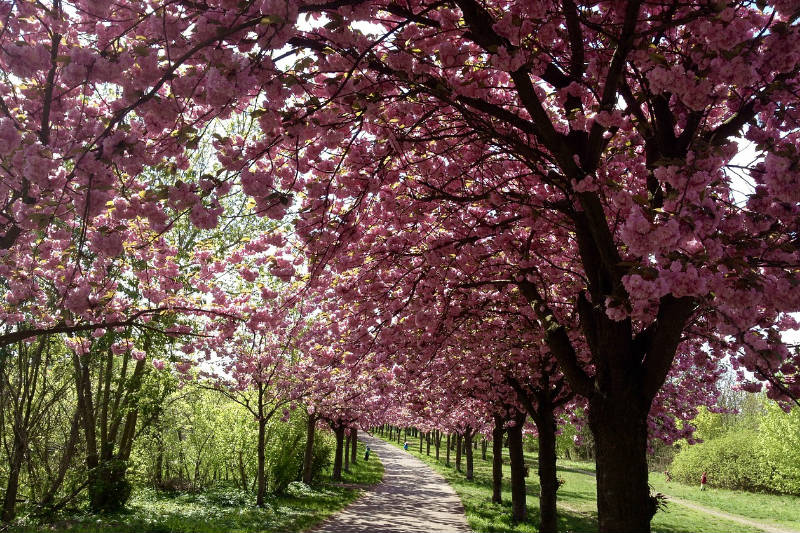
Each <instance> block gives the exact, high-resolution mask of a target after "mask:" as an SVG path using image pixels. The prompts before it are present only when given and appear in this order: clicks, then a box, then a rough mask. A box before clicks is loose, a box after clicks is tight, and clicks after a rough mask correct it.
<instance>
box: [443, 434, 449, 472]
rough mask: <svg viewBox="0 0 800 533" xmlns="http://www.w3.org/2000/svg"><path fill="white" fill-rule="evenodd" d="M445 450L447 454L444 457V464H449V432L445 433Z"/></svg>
mask: <svg viewBox="0 0 800 533" xmlns="http://www.w3.org/2000/svg"><path fill="white" fill-rule="evenodd" d="M445 449H446V450H447V456H446V457H445V460H444V464H445V465H446V466H450V433H448V434H447V446H445Z"/></svg>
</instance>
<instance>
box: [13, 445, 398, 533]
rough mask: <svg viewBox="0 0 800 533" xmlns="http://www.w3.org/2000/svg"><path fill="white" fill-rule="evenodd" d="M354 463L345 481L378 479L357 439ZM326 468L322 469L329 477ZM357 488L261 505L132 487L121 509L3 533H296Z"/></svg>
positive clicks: (240, 495) (235, 496) (322, 488)
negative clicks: (356, 460) (117, 511)
mask: <svg viewBox="0 0 800 533" xmlns="http://www.w3.org/2000/svg"><path fill="white" fill-rule="evenodd" d="M358 453H359V461H358V462H357V463H356V464H355V465H351V469H350V472H349V473H344V475H343V478H344V479H343V480H344V482H345V483H352V484H365V485H366V484H373V483H377V482H379V481H380V480H381V478H382V477H383V465H381V463H380V461H379V460H378V459H377V458H376V457H374V456H373V457H371V458H370V461H369V462H368V463H365V462H364V461H363V460H361V458H363V457H364V447H363V444H361V443H359V449H358ZM329 473H330V469H329V471H328V472H326V477H329ZM362 492H363V491H361V490H359V489H357V488H351V487H342V486H337V485H334V484H329V483H324V484H322V485H318V486H314V487H308V486H306V485H304V484H302V483H293V484H292V485H290V487H289V490H288V492H287V494H285V495H281V496H270V497H269V498H268V499H267V502H266V505H265V507H263V508H258V507H256V506H255V495H254V494H252V493H250V492H246V491H242V490H241V489H238V488H218V489H212V490H208V491H205V492H200V493H167V492H160V491H156V490H153V489H150V488H137V489H135V490H134V494H133V497H132V498H131V500H130V502H129V504H128V508H127V509H126V510H125V511H124V512H120V513H113V514H106V515H93V514H89V513H86V512H82V511H72V512H69V513H63V514H62V515H60V516H58V517H56V518H55V519H52V520H51V521H50V522H48V523H38V522H35V521H29V522H24V521H23V522H21V523H19V524H18V525H17V526H16V527H14V528H11V529H9V530H8V531H9V532H14V533H22V532H26V533H27V532H31V533H44V532H56V531H58V532H62V531H65V532H66V531H68V532H72V533H255V532H293V531H302V530H304V529H308V528H309V527H311V526H313V525H315V524H317V523H318V522H320V521H322V520H324V519H325V518H327V517H328V516H330V515H331V514H333V513H335V512H336V511H338V510H340V509H342V508H343V507H345V506H346V505H347V504H349V503H351V502H352V501H354V500H355V499H356V498H358V496H359V495H360V494H361V493H362Z"/></svg>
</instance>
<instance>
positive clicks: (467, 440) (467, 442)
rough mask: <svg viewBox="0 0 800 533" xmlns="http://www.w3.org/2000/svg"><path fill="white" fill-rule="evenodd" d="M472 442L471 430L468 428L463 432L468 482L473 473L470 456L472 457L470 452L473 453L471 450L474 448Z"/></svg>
mask: <svg viewBox="0 0 800 533" xmlns="http://www.w3.org/2000/svg"><path fill="white" fill-rule="evenodd" d="M472 440H473V435H472V428H470V427H468V428H467V429H466V431H464V448H465V449H466V452H467V479H468V480H472V477H473V473H474V469H473V466H474V465H473V462H472V456H473V453H472V452H473V450H474V449H475V448H473V447H472Z"/></svg>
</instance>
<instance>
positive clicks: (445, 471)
mask: <svg viewBox="0 0 800 533" xmlns="http://www.w3.org/2000/svg"><path fill="white" fill-rule="evenodd" d="M392 444H394V445H395V446H398V447H400V448H402V445H401V444H398V443H397V442H393V443H392ZM415 444H416V446H415ZM418 446H419V444H418V442H415V441H409V453H411V454H413V455H414V456H415V457H419V458H420V459H422V460H423V461H425V462H426V463H428V464H429V465H431V466H432V467H433V469H434V470H436V471H437V472H439V473H441V474H442V475H443V476H444V477H445V479H446V480H447V482H448V483H449V484H450V485H451V486H452V487H453V488H454V489H455V491H456V493H457V494H458V496H459V497H460V498H461V502H462V503H463V505H464V509H465V511H466V515H467V521H468V522H469V525H470V527H471V528H472V529H473V530H474V531H476V532H514V533H517V532H519V533H523V532H525V533H527V532H536V531H537V524H538V521H539V501H538V498H539V481H538V479H537V478H536V475H535V472H536V456H535V455H534V454H530V453H526V454H525V460H526V463H528V464H529V465H530V472H531V477H529V478H528V480H527V494H528V497H527V504H528V514H529V518H528V520H527V521H525V522H523V523H519V524H515V523H514V522H512V520H511V501H510V499H511V482H510V476H511V473H510V470H509V467H508V459H507V457H506V459H505V461H504V463H505V464H504V466H503V503H502V504H494V503H492V502H491V497H492V463H491V460H492V452H491V449H490V450H488V451H487V459H488V460H487V461H484V460H483V459H481V455H480V450H475V461H474V470H475V471H474V475H475V479H474V480H473V481H467V480H466V479H465V478H464V475H463V474H462V473H460V472H457V471H456V470H455V465H454V464H453V463H454V462H455V453H454V452H451V458H450V459H451V466H449V467H448V466H445V464H444V461H445V459H444V457H445V451H444V447H442V451H441V456H440V460H439V462H437V461H436V460H435V458H434V455H433V454H434V450H433V447H431V456H430V457H428V456H427V455H425V454H424V453H423V454H421V455H420V453H419V451H418V450H419V448H418ZM565 463H567V464H566V466H567V467H568V468H571V469H583V470H594V465H591V468H588V466H589V465H588V463H579V462H574V461H565ZM558 476H559V477H560V478H562V479H564V481H565V483H564V485H563V486H562V487H561V488H560V489H559V491H558V515H559V516H558V521H559V524H558V528H559V531H580V532H594V531H597V507H596V490H597V486H596V483H595V480H594V477H592V476H590V475H587V474H582V473H577V472H571V471H568V470H566V469H564V468H561V467H559V471H558ZM652 527H653V531H654V532H658V531H661V532H666V533H678V532H708V533H716V532H719V533H723V532H729V531H736V532H743V533H744V532H756V531H761V530H759V529H756V528H752V527H747V526H743V525H741V524H739V523H736V522H731V521H728V520H722V519H719V518H715V517H711V516H708V515H706V514H704V513H700V512H698V511H694V510H692V509H688V508H686V507H683V506H680V505H677V504H675V503H671V504H669V505H668V507H667V510H666V511H663V512H659V513H657V514H656V516H655V517H654V518H653V522H652Z"/></svg>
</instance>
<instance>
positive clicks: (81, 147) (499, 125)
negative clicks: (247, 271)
mask: <svg viewBox="0 0 800 533" xmlns="http://www.w3.org/2000/svg"><path fill="white" fill-rule="evenodd" d="M799 9H800V6H798V5H797V3H796V2H794V1H792V0H780V1H775V2H750V1H741V2H733V1H732V2H724V1H723V2H716V1H697V2H666V3H664V2H647V1H640V0H628V1H625V2H600V3H591V4H586V3H576V2H574V1H572V0H563V1H536V2H527V3H521V2H512V1H499V0H451V1H446V2H439V1H436V2H433V1H431V2H428V1H422V0H414V1H408V2H403V3H397V2H394V1H387V0H334V1H331V2H294V1H291V2H286V1H277V0H258V1H252V2H245V3H242V4H239V3H238V2H234V1H233V0H219V1H209V2H200V3H197V2H182V1H178V2H168V3H164V4H163V5H160V4H158V3H156V4H151V3H142V2H137V1H124V2H117V3H114V4H113V5H107V4H102V3H96V2H88V1H86V2H84V1H75V2H70V3H67V2H61V1H60V0H55V1H54V2H52V3H50V4H42V3H27V2H26V3H20V2H17V3H9V2H5V3H2V4H0V17H2V20H3V33H2V46H0V69H1V70H2V74H3V80H2V84H0V101H2V105H0V114H2V117H0V158H1V159H2V172H3V180H2V185H0V202H2V208H0V209H1V211H0V213H2V224H3V226H2V237H0V249H2V250H3V252H4V253H3V255H2V258H0V274H1V275H2V276H3V278H4V282H5V283H6V290H7V295H8V297H10V298H11V300H10V301H11V305H7V306H4V308H3V311H2V313H3V314H2V317H0V318H1V319H2V320H3V324H4V327H5V328H7V331H6V332H5V333H3V337H0V340H2V341H3V342H6V341H8V342H12V341H15V340H19V339H20V338H24V337H26V336H35V335H39V334H41V333H43V332H48V331H49V332H59V331H60V332H77V331H92V330H94V329H96V328H97V327H98V326H102V327H107V328H109V327H114V326H115V325H126V324H129V323H130V322H131V320H133V319H136V318H139V317H142V316H145V315H150V314H154V313H156V312H162V311H164V312H168V313H169V312H174V311H175V310H179V309H181V308H183V306H180V305H178V304H177V302H169V303H168V304H157V305H154V306H147V307H142V308H137V309H136V310H133V311H132V312H130V311H131V310H130V309H129V306H128V305H127V302H126V300H125V299H123V298H120V297H119V296H118V293H117V291H113V296H108V295H109V294H111V293H112V289H113V285H111V284H112V283H113V281H112V280H110V279H109V278H108V277H107V275H106V274H107V272H108V269H109V266H110V265H111V264H112V263H114V262H115V261H114V260H113V259H112V258H116V257H119V256H120V250H122V251H123V252H125V254H124V255H125V260H126V261H129V263H130V265H131V270H130V272H131V276H134V277H137V279H138V277H139V276H141V277H142V278H144V279H145V281H146V280H147V269H146V268H143V265H142V264H141V262H140V261H144V262H145V263H147V262H150V261H155V262H156V263H158V258H157V257H156V256H155V255H154V256H151V255H149V254H150V250H153V248H151V247H150V246H149V245H148V244H146V243H148V242H149V240H148V239H144V240H142V241H136V240H133V239H132V240H133V242H137V243H138V244H135V245H134V249H133V250H131V251H130V253H129V252H127V251H126V244H125V243H126V242H127V241H126V239H131V236H130V234H131V232H134V233H135V232H137V231H139V229H138V228H139V227H141V226H144V228H145V230H146V231H148V232H154V233H155V234H156V235H158V234H159V233H163V232H165V231H167V230H169V228H170V224H171V223H172V221H173V220H175V219H176V218H177V217H179V216H183V217H188V218H190V219H191V222H192V223H193V224H195V225H196V226H197V227H198V228H212V227H214V226H216V225H217V224H218V223H219V220H220V216H221V215H222V214H223V212H224V211H225V207H224V205H223V204H224V203H225V202H224V200H223V199H224V197H225V195H227V194H228V193H230V192H231V191H234V192H235V191H237V190H238V189H236V188H234V185H235V186H236V187H241V191H242V192H243V193H244V194H245V195H247V196H249V197H251V198H252V204H253V205H252V207H251V209H252V211H253V212H255V213H257V214H259V215H262V216H265V217H271V218H273V219H275V220H279V219H282V218H283V217H284V216H285V215H287V213H288V214H289V215H292V214H293V215H296V216H297V219H296V229H297V232H298V234H299V235H300V236H301V237H302V238H303V239H305V240H306V242H307V252H308V253H309V254H310V256H311V257H312V259H313V261H314V263H313V265H312V267H311V270H310V274H311V275H312V276H316V275H320V274H321V272H322V271H323V270H324V269H325V268H326V266H327V265H329V264H330V265H333V264H335V265H336V266H335V269H337V270H338V271H339V272H343V271H344V270H346V269H348V268H352V267H356V266H360V263H359V261H361V260H362V259H363V258H364V254H360V253H352V254H351V252H352V251H353V248H354V247H356V245H358V246H366V245H372V246H375V247H376V249H379V250H381V253H383V255H384V258H385V259H384V260H385V261H391V260H392V257H398V256H404V255H405V256H412V257H415V258H416V261H417V264H415V265H414V266H413V271H412V272H410V273H408V275H403V276H400V277H398V278H394V279H387V280H378V279H373V280H371V281H374V282H376V283H383V284H386V285H387V286H389V287H394V289H393V290H394V291H395V292H396V293H397V294H396V295H400V297H399V298H398V299H397V302H399V305H400V306H401V307H402V306H403V305H404V303H403V302H404V301H406V300H408V298H407V296H408V295H410V294H411V293H413V294H417V292H418V291H419V290H421V289H423V288H425V290H427V291H429V292H428V293H423V294H422V296H423V297H424V298H425V299H426V300H427V303H428V306H427V307H425V305H419V307H417V308H416V309H415V311H416V313H417V314H418V315H419V318H418V320H419V321H420V323H423V322H424V321H426V320H429V319H430V318H431V317H433V316H436V315H437V314H438V315H441V314H442V313H443V312H444V310H445V309H446V305H445V302H446V298H447V294H446V289H447V288H448V287H450V286H452V284H448V285H441V284H440V285H438V286H437V285H434V284H430V283H428V284H425V283H422V282H421V281H420V282H418V283H417V280H425V277H426V276H429V275H430V274H431V273H432V272H434V271H435V270H436V271H442V270H444V271H445V272H446V273H447V274H446V275H452V276H453V281H454V282H455V283H456V284H465V283H472V284H495V283H497V282H498V279H497V278H496V277H495V275H496V274H497V273H498V269H497V265H499V264H501V263H502V264H503V265H504V266H505V270H504V271H503V274H504V276H503V277H502V278H501V279H500V280H499V281H500V282H501V284H502V285H503V286H504V287H505V289H503V290H504V291H508V292H515V291H516V292H517V293H518V294H519V295H521V297H523V298H524V299H525V300H526V301H527V303H528V304H529V306H528V308H527V316H528V317H529V319H530V320H532V321H534V322H536V323H537V327H538V328H540V330H541V331H544V340H545V343H546V345H547V347H548V349H549V351H550V353H551V354H552V356H553V357H554V358H555V359H556V361H557V362H558V367H559V371H560V372H561V373H562V374H563V376H564V378H565V379H566V381H567V383H568V384H569V387H570V389H571V390H572V391H573V392H574V393H575V394H577V395H579V396H581V397H583V398H584V399H586V401H587V403H588V409H589V425H590V428H591V430H592V432H593V434H594V437H595V443H596V446H597V452H598V454H597V457H598V469H597V472H598V516H599V521H600V530H601V531H617V530H626V531H628V530H636V531H647V530H649V518H650V516H649V514H648V499H647V498H648V490H647V470H646V462H645V453H646V447H647V434H648V422H647V421H648V419H649V418H648V416H649V413H650V410H651V406H652V405H653V402H654V400H655V398H656V397H657V395H658V393H659V391H660V390H661V388H662V387H663V386H664V384H665V382H667V380H668V376H669V375H670V371H671V370H672V369H673V367H674V366H675V364H676V361H678V364H680V358H678V356H677V354H678V353H679V352H680V351H681V346H682V344H683V343H686V342H690V343H704V344H703V350H704V351H703V353H705V354H706V355H703V354H698V353H695V354H694V355H693V357H696V358H698V359H702V358H703V357H708V358H711V359H717V360H719V359H723V358H730V360H731V361H732V363H733V364H734V365H736V366H737V368H739V369H741V370H742V372H743V378H744V379H750V376H753V378H754V380H752V383H749V384H748V385H747V386H748V387H750V388H756V387H759V386H760V382H764V381H766V382H768V384H769V387H768V392H769V394H770V395H771V396H772V397H775V398H779V399H789V398H797V397H798V395H800V381H798V378H797V376H798V355H797V352H796V351H792V350H791V347H789V346H787V345H786V344H785V343H784V342H783V332H785V331H787V330H790V329H793V328H796V326H797V324H796V321H795V320H794V318H793V317H792V316H791V313H793V312H796V311H798V308H799V307H800V306H799V305H798V303H799V302H800V291H798V284H797V278H796V276H797V229H798V228H797V220H798V218H797V211H798V197H797V190H798V187H797V181H798V177H797V173H798V170H797V168H798V157H799V156H798V152H797V150H796V149H795V148H794V145H795V144H796V141H797V135H798V131H797V112H796V102H797V96H796V94H797V83H798V79H797V77H798V61H800V50H798V44H797V43H798V42H800V40H799V39H797V32H798V26H797V21H798V18H800V11H799ZM238 115H242V116H249V117H250V118H251V119H252V120H251V122H250V124H251V127H249V128H248V129H246V130H244V131H240V132H237V133H236V134H233V135H229V134H227V132H225V131H223V130H222V129H220V128H221V127H222V126H221V124H222V123H224V122H225V121H226V120H228V119H229V118H231V117H232V116H238ZM212 139H213V140H212ZM206 141H207V142H208V143H210V144H211V145H212V146H213V148H214V150H215V156H214V157H215V158H216V161H217V162H218V164H219V170H218V171H215V172H214V173H208V174H200V175H197V176H194V177H192V178H191V179H190V180H188V181H180V182H178V181H177V180H174V181H171V182H168V183H164V184H163V186H162V185H159V186H153V183H152V180H151V177H150V176H149V175H148V173H147V169H159V170H161V171H166V172H170V171H171V170H173V169H174V170H176V171H177V170H186V169H187V168H188V166H189V165H190V161H191V158H190V157H189V154H190V153H191V152H192V151H194V150H196V149H199V148H200V146H201V144H204V143H205V142H206ZM745 143H750V144H751V145H752V153H753V158H752V159H753V160H752V161H744V162H741V161H740V159H741V157H737V154H740V153H741V152H742V148H743V147H744V144H745ZM216 172H219V175H216ZM295 199H299V201H297V202H295ZM156 249H157V247H156ZM487 250H489V251H491V253H490V254H489V255H487V254H486V251H487ZM137 254H144V258H143V259H141V260H139V259H138V258H137V257H136V256H137ZM129 256H130V257H129ZM296 266H297V265H294V264H293V260H292V259H291V258H286V257H280V258H275V260H274V265H273V270H274V272H275V273H276V275H279V276H283V277H285V278H287V279H288V278H290V277H291V276H292V275H293V273H294V267H296ZM451 266H455V267H456V268H451ZM59 267H63V268H59ZM112 268H113V266H112ZM158 268H159V270H162V269H163V270H164V275H163V277H160V278H159V280H158V282H157V284H156V285H155V286H154V287H152V288H153V289H154V291H155V292H154V293H153V296H154V297H155V298H156V299H158V298H160V297H161V296H162V295H161V294H160V293H159V291H164V292H166V294H167V295H169V294H170V291H172V290H175V289H173V288H172V287H171V285H170V280H174V278H175V275H174V272H172V273H171V272H170V271H169V269H170V268H171V265H170V264H169V262H168V261H167V262H166V263H165V264H163V265H158ZM464 272H467V273H469V276H470V277H469V278H463V277H462V278H459V277H458V276H461V275H462V274H461V273H464ZM51 279H52V280H54V287H52V288H51V289H50V291H49V292H48V290H47V289H48V288H49V287H48V286H47V283H46V281H47V280H51ZM131 279H132V278H131ZM365 279H366V278H365ZM434 279H441V278H434ZM148 283H149V282H148ZM143 288H144V287H143ZM148 288H150V287H148ZM142 294H144V292H142ZM402 294H405V295H406V298H403V296H402ZM147 297H148V298H150V296H147ZM49 299H52V301H53V303H52V304H51V303H48V302H49ZM414 301H417V300H416V299H414ZM188 307H190V308H191V307H192V306H188ZM398 310H399V309H395V310H393V311H391V312H395V311H398ZM218 311H219V312H221V313H225V312H226V311H224V310H223V309H219V310H218ZM443 316H444V318H443V319H444V320H447V315H443ZM76 318H77V320H76ZM415 318H416V315H415ZM383 319H386V320H391V317H390V316H389V315H386V316H385V317H383ZM222 329H223V330H224V331H227V332H230V331H231V330H232V329H233V326H229V327H227V328H225V327H223V328H222ZM356 353H360V352H356ZM364 353H366V352H364Z"/></svg>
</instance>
